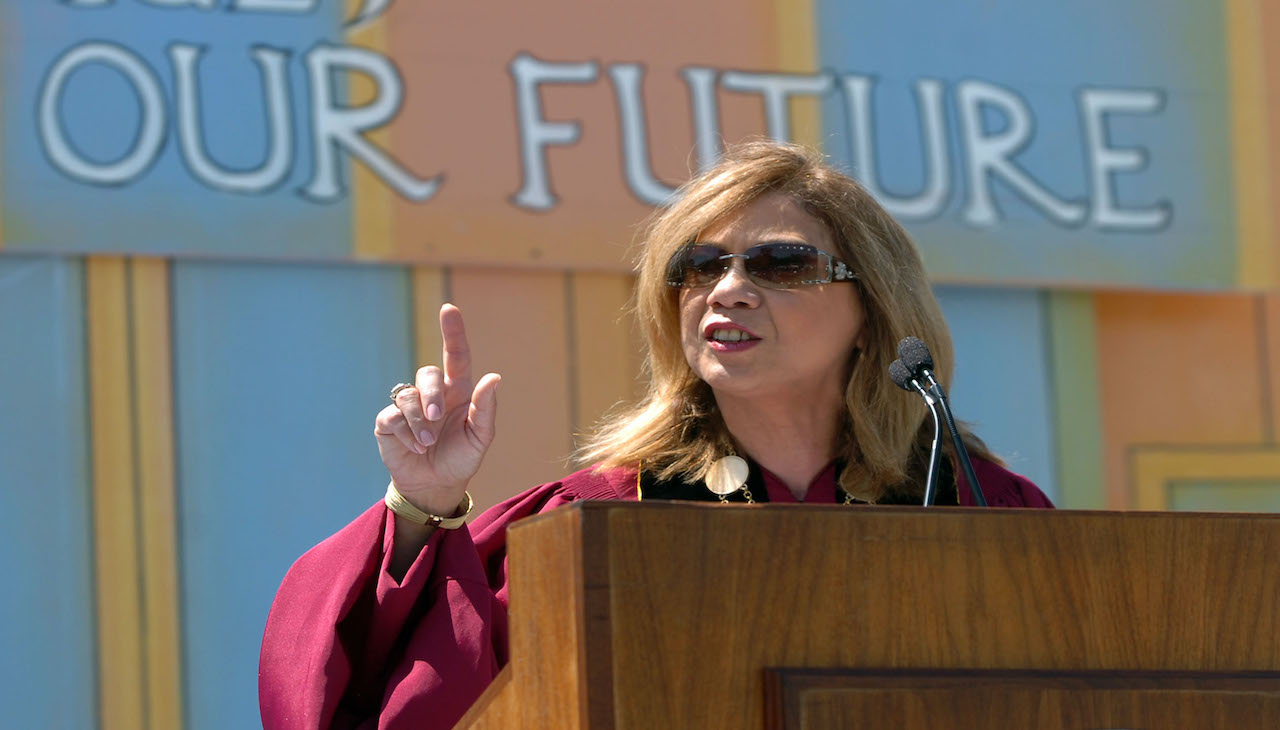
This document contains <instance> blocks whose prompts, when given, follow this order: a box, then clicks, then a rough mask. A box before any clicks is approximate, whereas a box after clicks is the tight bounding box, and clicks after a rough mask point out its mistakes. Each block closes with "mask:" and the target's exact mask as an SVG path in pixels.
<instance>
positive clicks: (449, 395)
mask: <svg viewBox="0 0 1280 730" xmlns="http://www.w3.org/2000/svg"><path fill="white" fill-rule="evenodd" d="M440 337H441V339H442V340H444V382H445V409H446V410H449V409H452V408H453V407H454V406H456V405H458V404H461V403H466V402H469V401H470V400H471V346H470V345H469V344H468V343H467V328H466V326H465V325H464V324H463V323H462V312H461V310H459V309H458V308H457V307H455V306H453V305H452V304H445V305H444V306H442V307H440Z"/></svg>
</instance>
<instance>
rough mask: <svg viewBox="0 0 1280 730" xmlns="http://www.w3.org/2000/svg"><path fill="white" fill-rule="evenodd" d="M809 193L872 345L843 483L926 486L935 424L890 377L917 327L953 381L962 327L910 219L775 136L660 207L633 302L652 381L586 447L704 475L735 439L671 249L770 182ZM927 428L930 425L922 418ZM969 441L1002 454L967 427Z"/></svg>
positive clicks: (669, 471)
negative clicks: (947, 306)
mask: <svg viewBox="0 0 1280 730" xmlns="http://www.w3.org/2000/svg"><path fill="white" fill-rule="evenodd" d="M771 192H781V193H784V194H786V195H789V196H791V197H792V198H794V199H795V200H796V201H798V202H799V203H800V204H801V205H803V207H804V208H805V210H806V211H807V212H809V213H810V214H811V215H813V216H814V218H816V219H817V220H819V221H821V222H822V223H823V224H825V225H826V226H827V228H828V230H829V231H830V232H831V234H832V239H833V242H834V244H835V247H836V253H837V257H838V258H840V259H842V260H844V261H845V262H846V263H847V264H849V267H850V268H851V269H852V270H853V271H854V272H855V273H856V274H857V276H858V279H857V282H856V285H857V286H858V289H859V294H860V295H861V300H862V307H863V309H864V311H865V314H866V318H865V325H864V326H865V327H866V335H867V336H866V339H865V348H864V349H863V350H862V351H861V352H858V353H856V354H854V353H851V362H852V365H851V368H850V371H849V378H848V382H847V384H846V386H845V394H844V400H845V419H844V421H845V423H844V428H842V429H841V433H840V434H839V435H838V443H837V444H836V449H837V454H838V455H839V458H841V459H843V460H844V462H845V468H844V471H843V472H842V474H841V477H840V486H841V488H843V489H844V490H845V491H846V492H848V493H850V494H853V495H855V496H858V497H860V498H863V499H868V500H870V501H881V500H883V498H884V497H886V495H888V494H890V493H898V494H906V495H913V496H914V495H919V494H920V493H921V492H922V490H923V484H922V482H923V469H924V467H925V465H924V462H925V458H924V457H923V456H922V454H927V451H926V450H927V445H928V442H929V441H930V440H931V439H932V435H933V432H932V425H931V424H929V425H927V426H926V424H925V417H926V413H927V411H926V410H925V408H924V407H923V404H922V403H921V402H920V400H919V398H917V397H915V396H912V395H909V394H907V393H904V392H902V391H901V390H900V389H898V387H897V386H895V385H894V384H893V383H892V382H891V381H890V379H889V377H888V375H887V372H888V368H889V363H891V362H892V361H893V360H894V359H895V358H896V357H897V343H898V341H899V340H900V339H902V338H903V337H906V336H908V335H914V336H916V337H919V338H920V339H922V340H924V341H925V342H926V343H928V345H929V348H930V351H931V352H932V355H933V360H934V364H935V366H936V373H937V374H938V376H939V378H940V380H941V382H943V383H944V384H945V385H949V384H950V379H951V373H952V348H951V336H950V333H949V332H948V330H947V326H946V322H945V321H944V320H943V317H942V311H941V310H940V309H939V307H938V302H937V300H936V299H935V298H934V296H933V291H932V289H931V288H930V285H929V282H928V279H927V278H926V276H925V271H924V266H923V264H922V262H921V260H920V254H919V252H918V251H917V250H916V247H915V245H914V244H913V243H912V242H911V238H910V236H908V235H907V232H906V231H905V230H903V228H902V226H901V225H899V224H898V222H897V221H895V220H894V219H893V218H892V217H891V216H890V215H889V214H888V213H887V212H886V211H885V210H884V208H882V207H881V206H880V204H879V203H877V202H876V201H875V199H874V198H872V197H871V195H870V194H869V193H867V191H866V190H865V189H864V188H863V187H862V186H861V185H859V184H858V183H857V182H855V181H854V180H852V179H851V178H849V177H848V176H847V175H844V174H843V173H840V172H838V171H837V170H835V169H834V168H832V167H831V166H830V165H828V164H827V163H826V162H825V161H824V160H823V158H822V156H821V155H820V154H819V153H817V152H814V151H812V150H809V149H807V148H804V147H801V146H798V145H794V144H786V143H780V142H774V141H754V142H748V143H744V144H741V145H737V146H734V147H732V148H730V149H729V150H727V151H726V153H725V155H724V157H723V158H722V159H721V160H720V162H719V163H718V164H717V165H716V166H715V167H713V168H711V169H709V170H707V171H706V172H704V173H702V174H700V175H698V176H697V177H695V178H694V179H693V180H691V181H690V182H688V183H687V184H686V185H685V186H684V187H682V188H681V190H680V196H679V198H678V200H677V201H676V202H675V203H673V204H672V205H671V206H670V207H668V208H666V209H664V210H659V211H656V212H655V214H654V217H653V218H652V219H651V221H650V223H649V225H648V227H647V229H646V233H645V237H644V244H643V248H642V250H641V253H640V260H639V263H638V271H639V280H638V282H637V286H636V295H635V301H634V309H635V313H636V316H637V320H638V322H639V325H640V328H641V330H642V332H643V335H644V341H645V344H646V346H647V352H648V355H647V358H646V369H647V373H648V376H649V385H648V390H647V392H646V394H645V395H644V397H643V398H642V399H641V400H640V402H639V403H637V404H634V405H632V406H629V407H626V408H623V409H622V410H620V411H618V412H616V413H613V414H611V415H609V416H607V417H606V418H605V419H604V420H603V421H602V422H601V423H600V424H599V425H598V427H597V429H596V431H595V433H594V434H593V435H592V436H590V437H589V439H588V440H587V442H586V443H585V444H584V445H583V447H582V448H581V449H580V450H579V452H578V459H579V460H580V461H581V462H585V463H596V464H598V465H599V466H600V467H601V468H606V467H616V466H634V465H636V463H637V462H643V464H644V468H645V470H646V471H649V472H653V473H655V475H656V476H657V477H658V478H659V479H664V480H665V479H673V478H679V479H684V480H686V481H694V480H700V479H702V478H703V477H704V476H705V472H706V470H707V468H708V467H709V466H710V464H711V463H712V462H713V461H714V460H715V459H718V458H720V457H721V456H724V455H726V454H729V453H734V452H735V448H734V444H733V438H732V434H730V433H729V431H728V429H727V428H726V427H725V424H724V421H723V420H722V419H721V417H720V414H719V411H718V410H717V409H716V405H715V399H714V398H713V396H712V393H711V389H710V387H709V386H707V384H706V383H704V382H703V381H702V380H701V379H700V378H698V376H697V375H696V374H694V372H693V370H692V369H691V368H690V367H689V364H688V362H687V361H686V360H685V356H684V353H683V350H682V348H681V345H680V321H679V306H678V301H677V300H678V290H677V289H675V288H673V287H669V286H667V285H666V277H665V270H666V265H667V262H668V260H669V259H670V258H671V256H672V254H673V253H675V251H676V250H677V249H679V248H680V246H682V245H684V244H685V243H687V242H689V241H693V240H696V239H697V238H698V236H699V234H701V233H702V232H703V231H705V230H706V229H708V228H709V227H711V226H712V224H713V223H715V222H717V221H719V220H721V219H722V218H724V217H725V216H726V215H729V214H731V213H733V212H734V211H737V210H740V209H742V208H743V207H744V206H746V205H748V204H750V203H751V202H752V201H754V200H756V199H757V198H759V197H760V196H762V195H765V194H766V193H771ZM926 428H927V429H928V431H927V433H926V430H925V429H926ZM966 436H967V438H966V445H967V446H968V445H969V444H970V443H972V447H971V452H973V453H976V455H978V456H983V457H986V458H988V459H994V457H993V456H992V455H991V454H990V453H989V452H988V451H987V449H986V448H985V446H983V445H982V443H981V441H979V440H977V439H976V438H974V437H972V435H969V434H966Z"/></svg>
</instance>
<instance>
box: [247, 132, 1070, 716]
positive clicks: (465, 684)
mask: <svg viewBox="0 0 1280 730" xmlns="http://www.w3.org/2000/svg"><path fill="white" fill-rule="evenodd" d="M637 292H638V294H637V302H636V309H637V313H638V315H639V319H640V322H641V324H642V326H643V329H644V335H645V340H646V343H647V344H648V348H649V353H648V370H649V373H650V376H651V378H650V384H649V391H648V393H647V395H646V396H645V397H644V399H642V400H641V402H640V403H639V404H638V405H636V406H634V407H632V408H630V409H629V410H626V411H623V412H621V413H619V414H617V415H615V416H613V417H612V418H610V419H609V420H607V421H606V422H605V423H604V424H603V426H602V427H601V428H600V429H599V430H598V432H597V434H596V435H595V437H594V438H593V440H592V441H590V443H588V444H587V446H586V447H585V448H584V449H583V452H582V454H581V459H582V461H583V462H584V463H587V464H591V465H592V466H590V467H588V468H586V469H583V470H582V471H579V472H577V473H575V474H571V475H569V476H567V477H565V478H564V479H562V480H561V481H558V482H554V483H551V484H546V485H542V486H540V487H535V488H534V489H532V490H530V491H528V492H525V493H524V494H521V495H519V496H517V497H515V498H513V499H511V500H508V501H507V502H504V503H502V504H500V505H498V506H496V507H494V508H493V509H491V510H489V511H488V512H486V513H485V514H483V515H481V516H480V517H479V518H477V519H476V520H474V521H473V522H472V523H471V524H470V525H469V526H468V527H467V529H456V527H457V526H458V525H460V523H461V519H460V518H459V516H460V515H463V514H465V512H466V511H467V510H469V503H470V499H469V497H467V496H466V486H467V482H468V480H469V479H470V478H471V477H472V475H474V474H475V473H476V470H477V469H478V468H479V466H480V463H481V460H482V459H483V457H484V454H485V451H486V449H488V447H489V444H490V443H491V442H492V441H493V437H494V423H495V416H496V409H497V388H498V383H499V377H498V376H497V375H496V374H493V373H490V374H487V375H485V376H484V377H482V378H480V380H479V381H478V382H474V383H473V381H472V377H471V363H470V358H469V351H468V347H467V338H466V334H465V331H464V328H463V322H462V317H461V314H460V312H459V311H458V310H457V309H456V308H455V307H452V306H451V305H445V306H444V307H443V308H442V309H441V311H440V328H441V332H442V335H443V338H444V343H445V352H444V363H443V364H444V367H443V370H441V369H440V368H436V367H425V368H422V369H421V370H419V371H418V374H417V378H416V382H415V383H414V384H413V385H411V386H409V385H403V384H402V385H401V386H397V388H396V390H395V391H394V392H393V399H394V403H393V404H392V405H390V406H388V407H387V408H386V409H384V410H383V411H382V412H381V413H379V414H378V416H377V419H376V425H375V429H374V433H375V435H376V437H377V441H378V448H379V451H380V453H381V455H382V459H383V462H384V463H385V464H386V466H387V469H388V471H389V472H390V474H391V480H392V483H391V486H390V487H389V488H388V492H387V499H386V500H385V503H383V502H380V503H378V504H377V505H375V506H374V507H372V508H371V509H370V510H368V511H367V512H366V513H365V514H364V515H362V516H361V517H360V518H358V519H357V520H356V521H355V522H353V523H352V524H350V525H348V526H347V527H346V528H344V529H343V530H342V531H341V532H339V533H338V534H336V535H334V536H333V537H331V538H329V539H328V540H326V541H325V542H323V543H321V544H320V545H318V546H317V547H316V548H314V549H313V550H311V551H310V552H308V553H307V554H306V555H304V556H303V557H302V558H300V559H299V560H298V562H297V563H296V564H295V565H294V566H293V568H292V569H291V570H290V571H289V574H288V575H287V576H286V578H285V580H284V583H283V584H282V586H281V588H280V592H279V594H278V595H277V597H276V601H275V605H274V606H273V607H272V611H271V616H270V618H269V619H268V623H267V630H266V636H265V639H264V642H263V649H262V659H261V673H260V677H259V692H260V700H261V707H262V716H263V724H264V725H265V726H266V727H267V728H269V729H274V728H316V727H339V728H354V727H359V728H366V727H367V728H373V727H388V728H395V727H406V728H408V727H414V728H427V727H430V728H434V727H442V728H444V727H451V726H452V724H453V723H454V722H455V721H456V720H457V719H458V718H459V717H460V716H461V715H462V714H463V713H464V712H465V711H466V709H467V708H468V707H469V706H470V705H471V703H472V702H473V701H474V700H475V699H476V698H477V697H478V696H479V694H480V693H481V692H482V691H483V689H484V687H485V686H486V685H487V684H488V682H489V681H490V680H491V679H492V678H493V676H494V675H495V674H496V673H497V671H498V670H499V669H500V668H501V667H502V665H503V664H504V663H505V662H506V656H505V652H506V604H507V585H506V553H505V530H506V527H507V526H508V525H509V524H510V523H511V522H512V521H514V520H516V519H519V518H521V517H524V516H527V515H531V514H536V513H539V512H545V511H547V510H549V509H554V508H555V507H557V506H560V505H562V504H565V503H567V502H571V501H574V500H577V499H632V500H634V499H652V498H672V499H706V500H721V501H737V502H763V501H773V502H798V501H803V502H811V503H814V502H822V503H840V504H850V503H854V502H876V503H886V502H892V503H912V502H914V503H917V504H918V503H919V502H920V500H921V495H922V485H923V482H924V470H925V468H926V464H927V461H928V444H929V441H930V439H931V437H932V427H931V426H926V424H925V415H926V411H925V409H924V406H923V405H922V404H921V403H920V401H919V400H918V399H917V398H915V397H912V396H910V395H908V394H904V393H902V392H901V391H899V390H898V389H897V388H896V386H894V385H893V384H892V383H891V382H890V380H889V378H888V376H887V375H886V371H887V369H888V365H889V363H890V362H891V361H892V360H893V359H894V358H895V348H896V343H897V342H898V340H899V339H901V338H902V337H904V336H907V335H915V336H917V337H920V338H921V339H923V340H924V341H925V342H927V343H929V345H930V346H931V347H932V349H933V355H934V360H935V362H936V364H937V370H938V372H939V374H940V375H941V377H942V380H943V382H946V381H947V380H948V379H949V377H950V373H951V343H950V338H949V336H948V334H947V330H946V325H945V323H944V322H943V319H942V314H941V312H940V311H939V309H938V305H937V302H936V301H935V299H934V297H933V294H932V293H931V291H930V288H929V284H928V282H927V280H926V278H925V274H924V269H923V267H922V265H921V262H920V257H919V254H918V253H917V252H916V250H915V247H914V246H913V244H912V243H911V241H910V239H909V237H908V236H907V234H906V232H905V231H904V230H903V229H902V228H901V226H899V225H898V224H897V222H896V221H894V220H893V219H892V218H891V217H890V216H889V215H888V214H887V213H885V211H884V210H883V209H882V208H881V207H880V206H879V205H878V204H877V203H876V202H875V201H874V200H873V199H872V198H871V197H870V196H869V195H868V194H867V193H866V192H865V191H864V190H863V189H862V188H861V187H860V186H859V185H858V184H857V183H855V182H854V181H853V180H851V179H849V178H848V177H846V176H844V175H842V174H840V173H839V172H836V171H835V170H833V169H831V168H830V167H828V166H826V165H825V164H824V163H823V162H822V161H821V159H820V158H819V157H817V156H816V155H815V154H813V153H811V152H808V151H806V150H804V149H803V148H799V147H796V146H792V145H785V144H779V143H775V142H756V143H750V144H746V145H743V146H740V147H737V148H735V149H732V150H730V151H729V152H728V153H727V154H726V155H725V157H724V159H723V160H722V162H721V163H720V164H719V165H718V166H716V167H715V168H714V169H711V170H709V171H707V172H706V173H704V174H702V175H700V176H699V177H698V178H696V179H695V180H693V181H691V182H690V183H689V184H688V185H686V186H685V188H684V190H683V195H682V197H681V198H680V200H679V202H677V203H675V204H673V205H672V206H671V207H670V208H668V209H666V210H665V211H662V212H661V213H660V215H658V216H657V217H656V219H655V220H654V222H653V224H652V225H651V227H650V229H649V232H648V236H647V242H646V245H645V249H644V253H643V256H642V260H641V262H640V266H639V282H638V287H637ZM967 439H968V450H969V451H970V453H971V455H972V456H973V457H974V459H973V461H974V465H975V468H976V471H977V474H978V477H979V479H980V480H981V482H982V486H983V489H984V491H985V492H986V495H987V498H988V500H989V502H990V503H991V504H993V505H1006V506H1036V507H1050V506H1052V505H1051V504H1050V503H1049V501H1048V500H1047V499H1046V498H1045V497H1044V495H1043V494H1041V493H1040V491H1039V490H1038V489H1036V487H1035V486H1034V485H1032V484H1031V483H1030V482H1028V481H1027V480H1025V479H1023V478H1022V477H1019V476H1017V475H1014V474H1012V473H1010V472H1008V471H1006V470H1004V469H1003V468H1002V467H1001V466H1000V465H999V464H998V463H997V461H996V459H995V458H994V457H993V456H992V455H991V454H990V453H989V452H988V451H987V449H986V448H985V446H983V444H982V443H981V442H980V441H978V440H977V439H975V438H973V437H972V436H967ZM735 457H737V458H745V459H746V460H747V463H748V469H747V474H746V475H745V476H742V475H738V474H735V472H734V468H733V467H732V466H729V465H730V464H732V463H733V462H734V461H735ZM949 462H950V459H945V460H943V463H944V472H945V473H944V475H943V477H942V479H941V482H942V486H943V490H942V491H943V494H944V499H945V497H946V496H949V501H950V503H952V504H955V503H957V502H959V503H961V504H972V499H971V496H970V492H969V487H968V484H966V483H965V482H964V480H963V479H957V477H956V476H955V474H956V470H955V469H954V468H953V467H951V466H950V463H949ZM713 490H714V491H713ZM450 518H452V519H450ZM450 528H454V529H450Z"/></svg>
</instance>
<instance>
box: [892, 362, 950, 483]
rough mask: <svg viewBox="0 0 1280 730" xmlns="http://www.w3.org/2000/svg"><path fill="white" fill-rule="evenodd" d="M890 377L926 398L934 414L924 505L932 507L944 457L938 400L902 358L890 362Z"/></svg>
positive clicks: (903, 387) (925, 479)
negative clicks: (940, 464) (940, 445)
mask: <svg viewBox="0 0 1280 730" xmlns="http://www.w3.org/2000/svg"><path fill="white" fill-rule="evenodd" d="M889 379H890V380H892V381H893V383H894V385H896V386H898V387H899V388H902V389H903V390H906V391H911V390H914V391H915V392H917V393H919V394H920V397H922V398H924V403H925V405H927V406H929V412H930V413H932V414H933V443H932V444H930V445H929V470H928V471H926V472H925V477H924V502H923V504H924V506H925V507H930V506H932V505H934V504H936V503H937V499H938V490H937V484H938V466H939V463H940V460H941V457H942V449H940V448H939V444H940V441H941V423H942V419H940V418H938V407H937V405H936V400H935V399H934V397H933V396H932V395H930V394H929V391H927V390H925V389H924V386H922V385H920V381H918V380H916V379H915V378H914V377H913V376H912V375H911V371H910V370H908V369H907V366H906V365H903V364H902V361H901V360H894V361H893V362H891V363H889Z"/></svg>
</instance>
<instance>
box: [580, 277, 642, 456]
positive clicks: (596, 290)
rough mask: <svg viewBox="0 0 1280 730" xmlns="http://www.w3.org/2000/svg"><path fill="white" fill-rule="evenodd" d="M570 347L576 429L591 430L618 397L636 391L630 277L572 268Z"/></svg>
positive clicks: (636, 348) (626, 397) (636, 354)
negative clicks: (576, 270)
mask: <svg viewBox="0 0 1280 730" xmlns="http://www.w3.org/2000/svg"><path fill="white" fill-rule="evenodd" d="M568 276H569V277H570V287H569V290H570V292H571V297H570V301H569V302H568V303H567V304H568V306H569V314H570V322H571V334H570V337H569V347H570V350H571V351H570V353H569V357H570V358H572V362H573V372H574V373H575V374H576V378H575V382H573V383H570V387H571V388H573V389H574V390H573V393H574V397H573V402H574V411H575V412H574V413H573V429H574V431H575V432H576V433H584V432H586V431H588V430H589V429H590V428H591V427H592V426H593V425H594V424H595V423H596V421H598V420H599V419H600V416H601V415H603V414H604V413H605V411H607V410H608V409H609V408H611V407H613V406H614V405H615V404H616V403H618V402H619V401H625V400H631V399H632V398H634V397H635V396H636V391H637V388H638V386H637V384H638V382H639V380H638V375H639V368H638V367H637V366H638V363H639V359H640V356H639V346H638V342H639V338H638V337H637V336H636V332H635V330H636V327H635V326H634V325H633V323H632V318H631V316H630V315H629V314H628V313H627V311H626V310H627V303H628V301H629V300H630V298H631V277H630V276H628V275H625V274H591V273H583V272H578V273H569V274H568Z"/></svg>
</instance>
